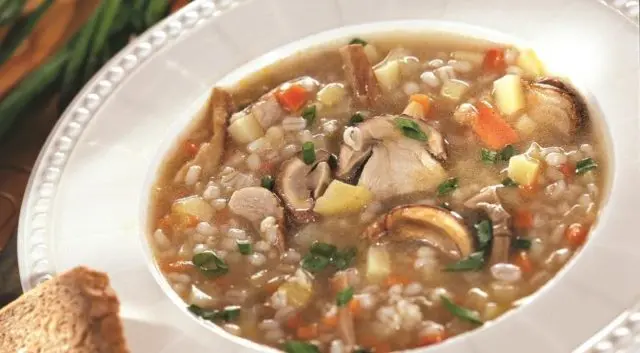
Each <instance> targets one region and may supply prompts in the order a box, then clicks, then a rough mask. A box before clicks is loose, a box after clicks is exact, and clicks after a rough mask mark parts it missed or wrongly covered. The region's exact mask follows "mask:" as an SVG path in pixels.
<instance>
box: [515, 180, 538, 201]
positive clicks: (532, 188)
mask: <svg viewBox="0 0 640 353" xmlns="http://www.w3.org/2000/svg"><path fill="white" fill-rule="evenodd" d="M518 191H519V192H520V196H522V197H524V198H527V199H530V198H533V197H534V196H536V193H537V192H538V186H537V184H532V185H520V186H519V187H518Z"/></svg>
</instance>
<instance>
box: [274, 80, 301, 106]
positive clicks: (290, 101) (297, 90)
mask: <svg viewBox="0 0 640 353" xmlns="http://www.w3.org/2000/svg"><path fill="white" fill-rule="evenodd" d="M276 98H277V99H278V102H279V103H280V105H281V106H282V107H283V108H284V109H286V110H288V111H290V112H295V111H297V110H300V108H302V106H303V105H304V104H305V103H306V102H307V90H306V89H304V87H302V86H301V85H296V84H293V85H285V87H283V88H281V89H279V90H277V91H276Z"/></svg>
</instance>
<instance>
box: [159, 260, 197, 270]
mask: <svg viewBox="0 0 640 353" xmlns="http://www.w3.org/2000/svg"><path fill="white" fill-rule="evenodd" d="M160 268H161V269H162V271H164V272H186V271H189V270H191V269H193V268H194V267H193V263H192V262H191V261H184V260H178V261H174V262H169V263H165V264H163V265H162V266H161V267H160Z"/></svg>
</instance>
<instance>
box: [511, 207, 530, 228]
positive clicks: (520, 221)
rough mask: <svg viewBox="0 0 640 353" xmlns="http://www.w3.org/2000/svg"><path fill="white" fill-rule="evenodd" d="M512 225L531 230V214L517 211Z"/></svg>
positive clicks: (525, 211)
mask: <svg viewBox="0 0 640 353" xmlns="http://www.w3.org/2000/svg"><path fill="white" fill-rule="evenodd" d="M513 225H514V226H515V227H516V228H520V229H531V227H533V213H531V211H529V210H525V209H522V210H517V211H516V214H515V217H514V219H513Z"/></svg>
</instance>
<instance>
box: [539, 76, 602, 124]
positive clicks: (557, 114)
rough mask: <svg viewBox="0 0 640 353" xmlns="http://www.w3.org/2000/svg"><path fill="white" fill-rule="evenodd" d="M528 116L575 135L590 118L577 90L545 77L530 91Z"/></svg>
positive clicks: (557, 80)
mask: <svg viewBox="0 0 640 353" xmlns="http://www.w3.org/2000/svg"><path fill="white" fill-rule="evenodd" d="M527 105H528V106H529V107H530V108H529V111H528V115H529V117H530V118H531V119H533V120H534V121H536V122H537V123H540V124H542V125H543V126H547V127H550V128H552V129H554V130H556V131H558V132H560V133H562V134H563V135H565V136H573V134H575V132H576V131H577V130H578V129H580V128H582V127H583V126H584V125H585V124H586V123H587V121H588V118H589V111H588V108H587V105H586V103H585V102H584V100H583V99H582V97H581V96H580V95H579V94H578V92H577V91H576V90H575V89H574V88H573V87H571V86H570V85H569V84H567V83H564V82H563V81H561V80H559V79H555V78H543V79H540V80H538V81H536V82H534V83H533V84H532V85H531V89H530V90H529V92H528V94H527Z"/></svg>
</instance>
